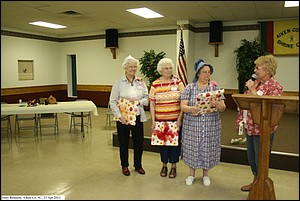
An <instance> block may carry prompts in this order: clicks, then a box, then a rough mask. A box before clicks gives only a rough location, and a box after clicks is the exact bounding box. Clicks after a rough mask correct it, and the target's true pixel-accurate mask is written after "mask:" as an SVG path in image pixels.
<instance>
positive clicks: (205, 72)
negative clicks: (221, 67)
mask: <svg viewBox="0 0 300 201" xmlns="http://www.w3.org/2000/svg"><path fill="white" fill-rule="evenodd" d="M200 73H203V74H207V73H208V74H210V71H209V70H208V71H206V70H203V71H200Z"/></svg>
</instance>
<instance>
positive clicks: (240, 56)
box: [234, 36, 267, 94]
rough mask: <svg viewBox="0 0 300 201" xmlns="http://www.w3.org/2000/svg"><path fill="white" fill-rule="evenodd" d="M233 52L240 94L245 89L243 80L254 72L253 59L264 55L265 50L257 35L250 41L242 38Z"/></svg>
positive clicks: (247, 78)
mask: <svg viewBox="0 0 300 201" xmlns="http://www.w3.org/2000/svg"><path fill="white" fill-rule="evenodd" d="M234 53H235V54H236V56H237V57H236V70H237V73H238V77H237V79H238V91H239V93H240V94H243V93H244V91H245V82H246V81H247V80H249V79H250V78H251V75H252V74H253V73H254V68H255V64H254V61H255V60H256V59H257V58H258V57H260V56H262V55H266V54H267V51H266V49H265V48H264V47H263V45H262V44H261V43H260V41H259V39H258V36H257V37H255V38H254V40H251V41H248V40H246V39H242V44H241V46H240V47H238V48H236V49H235V50H234Z"/></svg>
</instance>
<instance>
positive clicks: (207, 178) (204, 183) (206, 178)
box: [203, 176, 210, 186]
mask: <svg viewBox="0 0 300 201" xmlns="http://www.w3.org/2000/svg"><path fill="white" fill-rule="evenodd" d="M203 185H204V186H209V185H210V179H209V177H208V176H204V177H203Z"/></svg>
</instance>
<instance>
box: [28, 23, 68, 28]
mask: <svg viewBox="0 0 300 201" xmlns="http://www.w3.org/2000/svg"><path fill="white" fill-rule="evenodd" d="M29 24H32V25H36V26H41V27H47V28H51V29H62V28H66V27H67V26H63V25H59V24H52V23H49V22H43V21H37V22H30V23H29Z"/></svg>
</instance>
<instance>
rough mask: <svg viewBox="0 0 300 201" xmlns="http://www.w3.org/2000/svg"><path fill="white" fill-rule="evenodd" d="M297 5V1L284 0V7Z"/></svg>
mask: <svg viewBox="0 0 300 201" xmlns="http://www.w3.org/2000/svg"><path fill="white" fill-rule="evenodd" d="M297 6H298V7H299V1H285V2H284V7H297Z"/></svg>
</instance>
